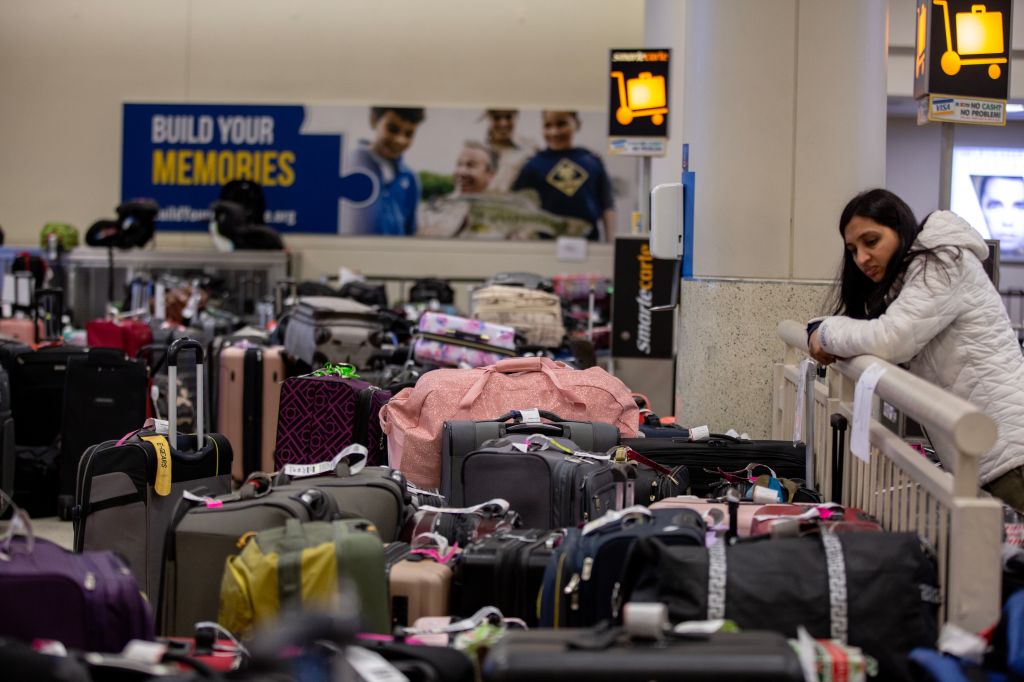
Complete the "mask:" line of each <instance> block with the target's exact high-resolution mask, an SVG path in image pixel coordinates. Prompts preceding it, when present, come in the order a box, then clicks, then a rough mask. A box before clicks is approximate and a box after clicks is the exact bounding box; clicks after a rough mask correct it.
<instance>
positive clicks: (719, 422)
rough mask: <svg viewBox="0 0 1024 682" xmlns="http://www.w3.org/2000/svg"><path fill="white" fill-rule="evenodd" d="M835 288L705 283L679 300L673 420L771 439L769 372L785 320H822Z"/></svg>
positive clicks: (690, 285) (692, 283)
mask: <svg viewBox="0 0 1024 682" xmlns="http://www.w3.org/2000/svg"><path fill="white" fill-rule="evenodd" d="M830 291H831V283H823V282H799V281H760V280H726V279H700V280H685V281H683V282H682V286H681V288H680V293H679V305H680V314H679V325H680V326H679V330H678V335H677V338H678V339H679V346H678V361H677V372H678V378H677V382H676V412H675V413H676V417H677V418H678V421H679V422H680V423H682V424H685V425H688V426H691V425H692V426H698V425H701V424H707V425H708V426H709V427H711V431H712V432H716V433H722V432H724V431H726V430H727V429H729V428H733V429H736V431H738V432H740V433H744V432H746V433H748V434H750V437H751V438H768V437H769V435H770V433H771V381H772V365H773V364H774V363H775V362H778V361H779V360H781V359H782V352H783V344H782V341H780V340H779V338H778V335H777V334H776V331H775V330H776V327H777V325H778V323H779V321H780V320H783V319H787V318H789V319H794V320H800V321H804V320H807V319H810V318H811V317H814V316H816V315H820V314H822V313H823V312H824V307H825V301H826V299H827V298H828V295H829V293H830Z"/></svg>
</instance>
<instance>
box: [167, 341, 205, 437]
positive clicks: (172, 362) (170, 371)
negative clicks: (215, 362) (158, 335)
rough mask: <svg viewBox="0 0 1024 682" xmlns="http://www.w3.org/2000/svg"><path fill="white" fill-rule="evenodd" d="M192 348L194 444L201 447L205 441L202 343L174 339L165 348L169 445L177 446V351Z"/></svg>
mask: <svg viewBox="0 0 1024 682" xmlns="http://www.w3.org/2000/svg"><path fill="white" fill-rule="evenodd" d="M183 350H193V351H195V353H196V444H197V446H198V447H199V448H202V445H203V443H204V442H205V441H206V431H205V429H204V427H205V426H206V425H205V424H204V419H203V417H204V413H205V411H206V410H205V402H206V401H205V397H206V396H205V395H204V387H203V344H201V343H199V342H198V341H196V340H195V339H189V338H183V339H176V340H175V341H174V343H172V344H171V347H170V348H168V349H167V412H168V416H167V420H168V424H167V435H168V440H169V441H170V442H171V447H173V448H177V447H178V399H177V398H178V353H180V352H181V351H183Z"/></svg>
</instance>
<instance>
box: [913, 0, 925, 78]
mask: <svg viewBox="0 0 1024 682" xmlns="http://www.w3.org/2000/svg"><path fill="white" fill-rule="evenodd" d="M927 48H928V8H927V7H926V6H925V5H920V6H919V7H918V8H917V60H916V61H915V63H914V78H919V77H920V76H921V75H922V74H923V73H924V55H925V52H926V51H927Z"/></svg>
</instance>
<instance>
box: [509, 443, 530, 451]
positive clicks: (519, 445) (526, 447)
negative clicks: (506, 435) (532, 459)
mask: <svg viewBox="0 0 1024 682" xmlns="http://www.w3.org/2000/svg"><path fill="white" fill-rule="evenodd" d="M512 447H514V448H515V449H516V450H518V451H519V452H528V451H529V449H530V446H529V444H527V443H512Z"/></svg>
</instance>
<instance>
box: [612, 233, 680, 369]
mask: <svg viewBox="0 0 1024 682" xmlns="http://www.w3.org/2000/svg"><path fill="white" fill-rule="evenodd" d="M675 265H676V264H675V262H674V261H671V260H661V259H656V258H653V257H652V256H651V248H650V245H649V244H648V239H647V237H619V238H618V239H616V240H615V292H614V294H613V297H612V330H613V333H612V356H613V357H617V358H670V357H672V334H673V332H674V330H675V322H676V315H675V313H674V312H671V311H664V312H651V308H653V307H655V306H660V305H665V304H667V303H669V299H670V298H671V295H672V281H673V279H675V276H676V272H675Z"/></svg>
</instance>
